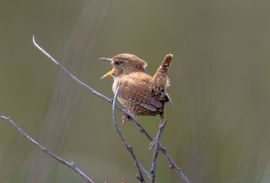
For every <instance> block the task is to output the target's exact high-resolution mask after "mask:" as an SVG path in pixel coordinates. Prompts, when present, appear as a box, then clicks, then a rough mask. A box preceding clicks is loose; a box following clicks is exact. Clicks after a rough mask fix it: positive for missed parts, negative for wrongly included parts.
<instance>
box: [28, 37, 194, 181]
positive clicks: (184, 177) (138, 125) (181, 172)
mask: <svg viewBox="0 0 270 183" xmlns="http://www.w3.org/2000/svg"><path fill="white" fill-rule="evenodd" d="M33 44H34V46H35V47H37V48H38V49H39V50H40V51H41V52H42V53H43V54H44V55H46V56H47V57H48V58H49V59H50V60H51V61H52V62H53V63H54V64H56V65H57V66H58V67H59V68H60V69H61V70H63V71H64V72H65V73H66V74H67V75H68V76H69V77H70V78H71V79H73V80H74V81H75V82H77V83H79V84H80V85H81V86H82V87H84V88H86V89H87V90H88V91H89V92H90V93H92V94H94V95H96V96H98V97H100V98H102V99H104V100H106V101H107V102H109V103H111V104H113V101H112V100H111V99H110V98H108V97H106V96H105V95H103V94H101V93H100V92H98V91H96V90H95V89H93V88H91V87H90V86H88V85H87V84H85V83H84V82H82V81H81V80H79V79H78V78H77V77H76V76H74V75H73V74H72V73H71V72H70V71H68V70H67V69H66V68H65V67H64V66H63V65H62V64H60V63H59V62H58V61H57V60H56V59H54V58H53V57H52V56H51V55H50V54H49V53H48V52H47V51H46V50H45V49H44V48H42V47H41V46H40V45H38V43H37V42H36V40H35V37H34V36H33ZM115 108H116V109H117V110H119V111H120V112H125V111H124V110H123V109H122V108H121V107H120V106H119V105H117V104H115ZM134 124H135V125H136V127H137V128H138V129H139V130H140V132H141V133H142V134H144V135H145V136H146V137H147V138H148V139H149V141H152V140H153V138H152V137H151V135H149V133H148V132H147V131H146V130H145V129H144V128H143V127H142V126H141V125H140V124H139V123H138V122H136V121H134ZM160 151H161V152H162V154H163V155H164V156H165V158H166V159H167V161H168V162H169V164H170V168H171V169H173V170H174V171H175V172H176V173H177V174H178V175H179V176H180V177H181V178H182V179H183V180H184V181H185V182H186V183H190V181H189V179H188V178H187V176H186V175H185V173H184V172H183V170H182V169H181V168H180V167H179V166H178V165H177V164H176V163H175V161H174V160H173V158H172V157H171V156H170V154H169V152H168V151H167V149H166V148H165V147H164V146H162V145H161V144H160Z"/></svg>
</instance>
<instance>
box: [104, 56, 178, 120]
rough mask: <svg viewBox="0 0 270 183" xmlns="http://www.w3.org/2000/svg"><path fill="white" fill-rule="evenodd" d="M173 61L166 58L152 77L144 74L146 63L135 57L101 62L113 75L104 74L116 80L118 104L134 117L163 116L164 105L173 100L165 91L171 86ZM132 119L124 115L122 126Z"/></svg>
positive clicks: (115, 58)
mask: <svg viewBox="0 0 270 183" xmlns="http://www.w3.org/2000/svg"><path fill="white" fill-rule="evenodd" d="M172 58H173V55H172V54H167V55H166V56H165V58H164V60H163V61H162V63H161V65H160V67H159V68H158V70H157V71H156V73H155V74H154V76H153V77H152V76H150V75H148V74H147V73H146V72H145V67H146V66H147V64H146V62H145V61H144V60H143V59H141V58H139V57H137V56H135V55H132V54H127V53H124V54H119V55H116V56H114V57H112V58H101V59H102V60H108V61H110V62H111V64H112V66H113V69H112V71H110V72H108V73H107V74H105V75H104V76H103V77H106V76H108V75H110V76H112V77H113V79H114V83H113V87H112V88H113V92H114V93H115V91H116V88H119V89H118V98H117V99H118V101H119V102H120V103H121V105H122V106H123V107H124V108H125V109H127V110H128V111H129V113H131V114H133V116H132V117H136V116H137V115H152V116H154V115H163V110H164V104H165V103H166V102H168V101H169V100H170V98H169V96H168V94H167V92H166V89H167V87H168V86H169V79H168V67H169V65H170V63H171V60H172ZM130 117H131V116H127V115H126V114H123V118H122V120H123V122H125V121H126V120H127V119H129V118H130Z"/></svg>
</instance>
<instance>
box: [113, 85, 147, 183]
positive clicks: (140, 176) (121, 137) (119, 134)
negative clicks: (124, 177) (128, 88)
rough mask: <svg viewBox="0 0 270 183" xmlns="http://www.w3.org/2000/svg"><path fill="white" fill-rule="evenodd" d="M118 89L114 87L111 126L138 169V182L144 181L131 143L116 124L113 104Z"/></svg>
mask: <svg viewBox="0 0 270 183" xmlns="http://www.w3.org/2000/svg"><path fill="white" fill-rule="evenodd" d="M118 89H119V87H118V88H117V89H116V91H115V95H114V97H113V105H112V119H113V127H114V129H115V131H116V133H117V135H118V136H119V138H120V139H121V142H122V144H123V145H124V146H125V147H126V148H127V150H128V152H129V153H130V155H131V158H132V160H133V162H134V164H135V165H136V168H137V171H138V175H137V178H138V180H139V181H140V182H144V177H143V174H142V170H141V165H140V163H139V161H138V159H137V157H136V155H135V153H134V151H133V148H132V146H131V145H129V144H128V142H127V140H126V139H125V137H124V136H123V135H122V133H121V131H120V130H119V126H118V121H117V118H116V115H115V104H116V98H117V95H118Z"/></svg>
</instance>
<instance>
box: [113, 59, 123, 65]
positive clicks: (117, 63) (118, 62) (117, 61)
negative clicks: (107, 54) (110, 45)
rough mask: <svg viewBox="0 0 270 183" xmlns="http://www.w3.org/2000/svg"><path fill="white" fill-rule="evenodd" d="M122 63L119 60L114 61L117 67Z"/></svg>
mask: <svg viewBox="0 0 270 183" xmlns="http://www.w3.org/2000/svg"><path fill="white" fill-rule="evenodd" d="M121 63H123V62H122V61H119V60H116V61H114V64H115V65H120V64H121Z"/></svg>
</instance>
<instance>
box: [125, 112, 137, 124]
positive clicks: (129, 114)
mask: <svg viewBox="0 0 270 183" xmlns="http://www.w3.org/2000/svg"><path fill="white" fill-rule="evenodd" d="M135 118H136V117H135V115H134V114H133V113H132V112H131V111H130V110H129V109H123V111H122V123H123V124H125V123H126V122H127V121H131V120H133V119H135Z"/></svg>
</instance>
